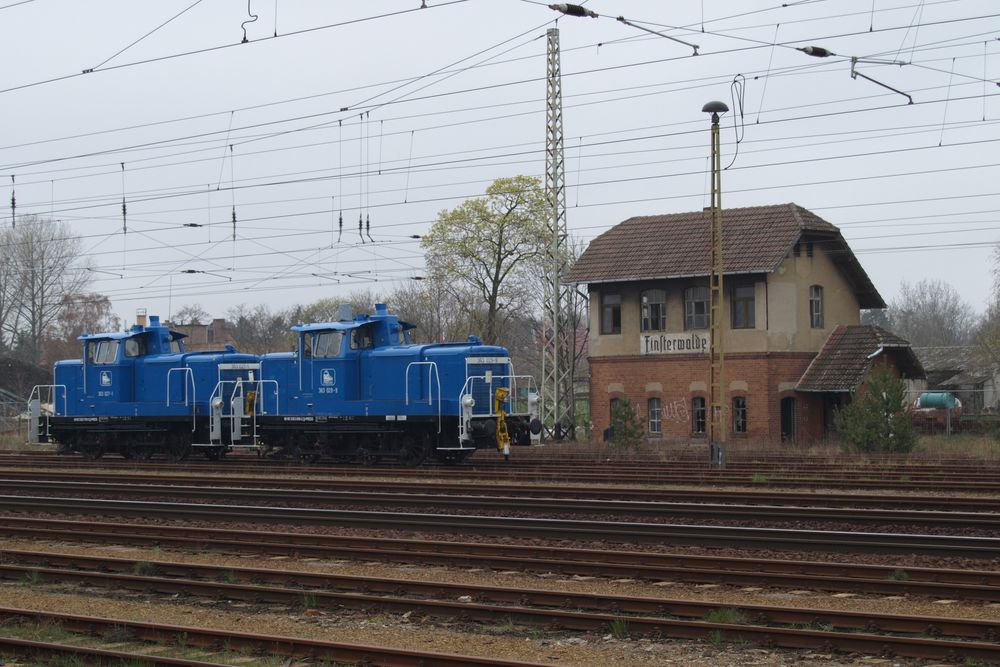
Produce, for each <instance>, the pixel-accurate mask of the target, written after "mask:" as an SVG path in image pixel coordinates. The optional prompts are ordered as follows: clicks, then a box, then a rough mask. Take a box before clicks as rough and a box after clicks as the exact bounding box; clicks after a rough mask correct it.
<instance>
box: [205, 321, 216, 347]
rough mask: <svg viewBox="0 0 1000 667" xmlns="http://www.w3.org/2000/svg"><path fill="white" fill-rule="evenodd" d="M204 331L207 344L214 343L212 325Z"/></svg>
mask: <svg viewBox="0 0 1000 667" xmlns="http://www.w3.org/2000/svg"><path fill="white" fill-rule="evenodd" d="M206 331H208V342H209V343H214V342H215V329H214V328H213V327H212V325H209V326H208V327H207V328H206Z"/></svg>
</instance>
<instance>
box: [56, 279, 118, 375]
mask: <svg viewBox="0 0 1000 667" xmlns="http://www.w3.org/2000/svg"><path fill="white" fill-rule="evenodd" d="M121 325H122V322H121V319H120V318H119V317H118V316H117V315H116V314H115V313H114V312H113V311H112V310H111V300H110V299H108V297H106V296H104V295H103V294H93V293H85V294H76V295H66V296H64V297H63V299H62V308H61V309H60V310H59V316H58V317H57V318H56V323H55V327H54V328H53V331H52V335H51V336H50V337H48V339H47V340H46V345H45V358H46V360H47V361H48V362H50V363H51V362H53V361H56V360H58V359H68V358H77V357H79V356H80V355H81V353H82V350H81V347H80V341H78V340H77V338H79V337H80V336H82V335H83V334H86V333H100V332H104V331H117V330H118V329H119V328H121Z"/></svg>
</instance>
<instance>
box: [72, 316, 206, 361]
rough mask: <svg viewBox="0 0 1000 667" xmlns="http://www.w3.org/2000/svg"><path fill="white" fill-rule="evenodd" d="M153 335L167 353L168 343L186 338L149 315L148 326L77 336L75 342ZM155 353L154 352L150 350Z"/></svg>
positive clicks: (135, 325)
mask: <svg viewBox="0 0 1000 667" xmlns="http://www.w3.org/2000/svg"><path fill="white" fill-rule="evenodd" d="M149 333H152V334H154V339H156V340H159V341H162V342H163V343H164V345H162V350H161V351H163V352H169V351H171V350H170V343H173V342H176V341H179V340H183V339H184V338H187V337H188V336H187V334H185V333H181V332H180V331H172V330H170V329H167V327H165V326H163V325H162V324H160V318H159V317H158V316H157V315H151V316H150V318H149V324H148V325H146V324H144V323H143V324H133V325H132V328H131V329H129V330H128V331H109V332H106V333H94V334H83V335H82V336H78V337H77V340H81V341H84V342H86V341H89V340H125V339H128V338H132V337H134V336H140V335H143V334H149ZM150 351H151V352H152V351H155V350H150Z"/></svg>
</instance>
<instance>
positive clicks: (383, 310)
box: [292, 303, 417, 340]
mask: <svg viewBox="0 0 1000 667" xmlns="http://www.w3.org/2000/svg"><path fill="white" fill-rule="evenodd" d="M372 324H375V325H378V324H381V325H383V326H385V327H387V328H388V332H389V333H390V334H391V333H398V334H402V333H404V332H406V331H412V330H413V329H416V328H417V325H415V324H410V323H409V322H404V321H402V320H400V319H399V318H398V317H396V316H395V315H390V314H389V308H388V306H386V305H385V304H384V303H376V304H375V314H374V315H358V316H357V317H355V318H354V319H353V320H340V321H338V322H313V323H310V324H296V325H295V326H293V327H292V331H295V332H297V333H308V332H310V331H351V330H353V329H358V328H360V327H363V326H366V325H372ZM389 340H393V337H392V336H390V337H389Z"/></svg>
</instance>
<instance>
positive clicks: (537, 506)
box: [0, 478, 1000, 531]
mask: <svg viewBox="0 0 1000 667" xmlns="http://www.w3.org/2000/svg"><path fill="white" fill-rule="evenodd" d="M216 483H217V484H218V483H224V484H227V485H226V486H206V485H188V484H163V483H162V482H160V483H154V482H150V481H146V482H144V483H131V482H127V483H126V482H90V481H86V482H79V481H69V480H45V479H28V480H21V479H2V478H0V487H2V488H4V489H5V490H7V491H8V492H13V491H20V492H23V493H26V494H37V493H41V492H52V493H59V494H68V495H74V494H86V495H87V496H88V497H90V496H93V495H98V496H109V497H112V498H115V499H119V498H155V499H164V498H171V499H177V500H178V501H181V500H184V501H194V500H201V499H208V500H211V501H212V502H227V503H247V504H255V505H256V504H257V503H259V502H260V501H261V499H266V502H268V503H273V504H276V505H280V504H290V505H294V506H295V507H299V508H308V507H336V506H348V507H360V506H364V507H372V506H374V507H383V508H394V509H399V510H402V511H406V512H409V511H410V509H411V508H415V507H422V508H431V509H447V510H449V511H464V512H482V511H492V512H505V513H510V512H512V511H516V512H517V513H519V514H523V515H528V516H532V515H536V514H539V513H544V514H584V515H588V516H600V515H612V516H615V517H642V518H645V519H658V520H668V519H674V518H679V517H682V518H687V519H694V520H702V521H716V520H720V519H721V520H730V521H755V522H767V523H803V524H821V523H823V522H836V523H842V524H851V525H863V524H867V525H873V524H874V525H880V526H881V525H891V526H901V525H905V526H933V527H944V528H948V529H965V528H969V529H979V530H985V531H996V530H998V529H1000V514H998V513H995V512H961V511H957V510H953V509H949V511H944V512H942V511H931V510H912V509H872V508H856V507H824V506H816V505H810V506H804V505H793V506H789V505H782V504H775V503H770V504H753V505H745V504H728V503H727V504H723V503H712V502H707V501H703V502H687V503H684V502H668V501H652V502H650V501H640V500H592V499H585V498H552V497H550V496H548V495H547V494H546V491H545V489H544V488H537V489H529V488H524V489H522V491H523V492H527V493H529V494H531V495H526V496H511V495H496V494H493V493H491V494H489V495H485V494H477V495H457V494H454V493H444V494H443V493H438V492H436V490H435V492H434V493H429V492H427V489H426V487H425V490H424V492H422V493H418V492H416V491H410V492H408V493H393V492H385V491H372V490H365V491H340V490H337V491H330V490H325V489H275V488H271V487H268V486H266V482H265V483H264V485H263V486H260V487H257V488H254V487H233V486H228V483H227V481H225V480H222V479H218V480H216ZM474 489H475V487H467V490H470V491H471V490H474ZM7 498H10V496H7ZM2 502H4V503H9V502H11V501H9V500H3V501H2Z"/></svg>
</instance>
